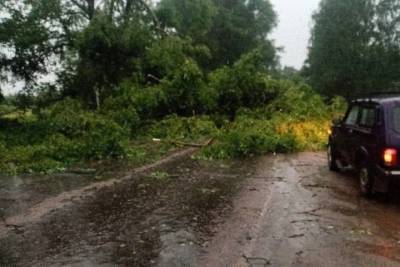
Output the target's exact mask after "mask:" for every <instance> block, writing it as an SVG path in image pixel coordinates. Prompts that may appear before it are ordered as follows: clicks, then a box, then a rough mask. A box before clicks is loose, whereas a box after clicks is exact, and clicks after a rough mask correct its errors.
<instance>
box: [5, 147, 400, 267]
mask: <svg viewBox="0 0 400 267" xmlns="http://www.w3.org/2000/svg"><path fill="white" fill-rule="evenodd" d="M189 152H190V151H189ZM68 179H69V178H68ZM57 181H59V180H55V181H54V183H57V184H58V182H57ZM49 182H50V180H45V184H48V183H49ZM38 183H39V184H36V182H35V183H33V182H32V181H31V180H29V183H28V184H27V182H26V181H24V180H23V179H22V180H18V183H16V184H15V185H13V186H12V187H10V186H9V185H5V184H1V183H0V193H1V194H2V195H1V196H0V208H1V207H5V208H3V225H1V223H0V228H1V227H3V231H0V233H1V232H2V235H0V266H64V265H66V266H211V267H213V266H216V267H219V266H400V197H396V194H393V195H391V196H390V197H389V198H386V197H382V196H378V197H377V198H376V199H374V200H366V199H364V198H362V197H361V196H360V195H359V193H358V187H357V186H358V185H357V180H356V179H355V178H353V175H352V174H343V173H341V174H335V173H331V172H329V171H328V169H327V167H326V158H325V153H322V152H321V153H300V154H294V155H277V156H273V155H271V156H265V157H261V158H257V159H253V160H249V161H239V162H238V161H236V162H235V161H233V162H203V161H198V160H195V159H192V158H190V153H178V154H176V155H174V156H172V157H169V158H168V159H167V160H164V161H161V162H160V164H155V165H152V166H150V168H146V167H144V168H141V169H139V170H138V171H137V172H134V173H132V174H131V175H128V176H125V177H123V178H122V179H114V180H111V181H108V182H99V183H94V184H90V185H86V184H85V185H83V186H81V187H80V186H79V185H74V187H73V188H72V189H73V190H71V186H67V187H66V188H65V190H62V188H61V187H62V186H58V187H57V194H55V195H54V191H51V192H52V193H51V194H48V193H47V191H46V190H43V187H42V186H39V185H40V183H41V182H40V181H39V182H38ZM63 191H65V192H63ZM38 192H40V194H39V193H38ZM60 192H62V193H60ZM10 203H11V204H10ZM13 203H14V204H13ZM38 210H40V212H37V211H38Z"/></svg>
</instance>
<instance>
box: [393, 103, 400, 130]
mask: <svg viewBox="0 0 400 267" xmlns="http://www.w3.org/2000/svg"><path fill="white" fill-rule="evenodd" d="M392 114H393V128H394V130H395V131H396V132H398V133H400V107H395V108H393V110H392Z"/></svg>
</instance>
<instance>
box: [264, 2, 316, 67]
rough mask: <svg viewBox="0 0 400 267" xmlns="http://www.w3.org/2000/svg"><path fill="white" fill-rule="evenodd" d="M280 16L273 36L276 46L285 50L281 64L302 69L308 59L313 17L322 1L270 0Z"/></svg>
mask: <svg viewBox="0 0 400 267" xmlns="http://www.w3.org/2000/svg"><path fill="white" fill-rule="evenodd" d="M270 1H271V3H272V4H273V5H274V9H275V12H276V13H277V14H278V17H279V18H278V19H279V21H278V27H277V28H276V29H275V31H274V32H273V34H272V39H275V41H276V42H275V44H276V45H277V46H281V47H283V48H284V52H282V54H281V64H282V65H283V66H292V67H295V68H297V69H299V68H301V66H302V65H303V62H304V60H305V59H306V57H307V47H308V40H309V38H310V30H311V16H312V14H313V12H314V11H315V10H316V9H317V8H318V4H319V2H320V0H270Z"/></svg>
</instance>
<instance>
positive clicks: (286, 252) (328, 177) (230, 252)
mask: <svg viewBox="0 0 400 267" xmlns="http://www.w3.org/2000/svg"><path fill="white" fill-rule="evenodd" d="M353 176H354V175H352V174H335V173H331V172H329V171H328V169H327V167H326V158H325V154H324V153H301V154H297V155H289V156H283V155H279V156H269V157H265V158H263V159H261V160H260V161H259V163H258V165H257V172H256V175H255V177H253V178H252V179H250V180H249V181H248V186H247V188H245V190H243V191H242V193H241V196H240V197H239V198H237V199H236V200H235V209H234V211H233V212H232V214H231V215H230V217H229V218H228V219H227V220H226V222H225V224H223V225H221V226H219V227H218V229H216V232H217V234H216V236H215V237H214V238H213V239H212V241H211V243H210V244H209V246H208V248H207V249H206V251H207V252H206V254H205V255H203V257H202V258H201V260H200V261H199V263H198V265H199V266H400V201H399V198H396V197H395V196H391V197H390V198H389V199H388V198H382V197H379V196H378V198H377V199H375V200H366V199H364V198H362V197H361V196H360V195H359V193H358V187H357V186H358V184H357V180H356V179H355V178H353Z"/></svg>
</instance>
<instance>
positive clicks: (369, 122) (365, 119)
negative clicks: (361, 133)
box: [360, 107, 400, 128]
mask: <svg viewBox="0 0 400 267" xmlns="http://www.w3.org/2000/svg"><path fill="white" fill-rule="evenodd" d="M399 115H400V113H399ZM399 118H400V117H399ZM375 122H376V109H375V108H373V107H363V108H362V110H361V117H360V126H362V127H368V128H371V127H373V126H374V125H375ZM399 126H400V125H399Z"/></svg>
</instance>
